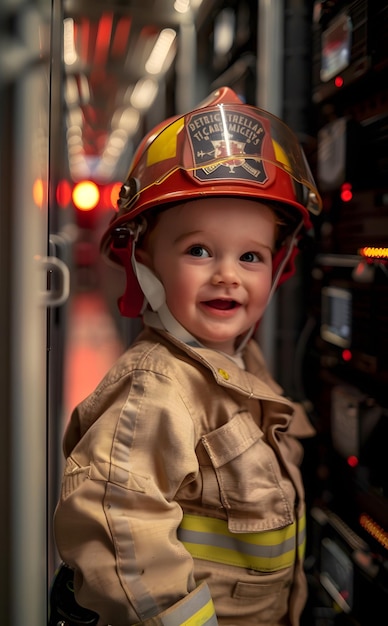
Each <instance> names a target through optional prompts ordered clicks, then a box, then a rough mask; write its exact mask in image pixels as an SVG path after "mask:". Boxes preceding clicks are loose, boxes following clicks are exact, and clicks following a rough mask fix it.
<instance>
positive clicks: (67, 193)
mask: <svg viewBox="0 0 388 626" xmlns="http://www.w3.org/2000/svg"><path fill="white" fill-rule="evenodd" d="M56 199H57V202H58V204H59V206H60V207H62V208H64V207H66V206H67V205H68V204H69V203H70V200H71V186H70V183H69V182H68V181H67V180H60V181H59V183H58V186H57V191H56Z"/></svg>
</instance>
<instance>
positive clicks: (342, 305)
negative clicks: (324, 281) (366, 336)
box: [321, 287, 352, 348]
mask: <svg viewBox="0 0 388 626" xmlns="http://www.w3.org/2000/svg"><path fill="white" fill-rule="evenodd" d="M321 305H322V317H321V337H322V339H324V340H325V341H328V342H329V343H333V344H335V345H337V346H340V347H341V348H349V347H350V345H351V340H352V294H351V292H350V291H349V290H347V289H340V288H339V287H323V289H322V302H321Z"/></svg>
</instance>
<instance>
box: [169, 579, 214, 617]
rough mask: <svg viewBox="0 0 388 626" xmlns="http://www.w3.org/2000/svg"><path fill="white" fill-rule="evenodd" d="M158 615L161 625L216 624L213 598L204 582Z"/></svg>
mask: <svg viewBox="0 0 388 626" xmlns="http://www.w3.org/2000/svg"><path fill="white" fill-rule="evenodd" d="M159 617H160V619H161V622H162V624H163V626H205V625H206V626H217V617H216V614H215V610H214V604H213V600H212V598H211V596H210V591H209V587H208V585H207V584H206V583H202V584H201V585H200V586H199V587H197V589H195V590H194V591H192V592H191V593H190V594H189V595H188V596H186V597H185V598H183V599H182V600H181V601H180V602H178V603H177V604H176V605H174V607H172V610H171V609H169V610H168V611H167V612H166V613H164V614H160V615H159Z"/></svg>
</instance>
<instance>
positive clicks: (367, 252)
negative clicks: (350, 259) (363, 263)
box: [358, 246, 388, 260]
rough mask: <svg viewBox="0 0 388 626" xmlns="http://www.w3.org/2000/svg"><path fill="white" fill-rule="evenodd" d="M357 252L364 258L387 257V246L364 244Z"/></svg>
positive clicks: (385, 258) (384, 258)
mask: <svg viewBox="0 0 388 626" xmlns="http://www.w3.org/2000/svg"><path fill="white" fill-rule="evenodd" d="M358 254H360V255H361V256H363V257H365V258H366V259H383V260H387V259H388V248H376V247H374V246H365V247H364V248H360V249H359V251H358Z"/></svg>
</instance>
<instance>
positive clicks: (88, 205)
mask: <svg viewBox="0 0 388 626" xmlns="http://www.w3.org/2000/svg"><path fill="white" fill-rule="evenodd" d="M72 198H73V202H74V205H75V206H76V208H77V209H79V210H80V211H91V210H92V209H94V208H95V207H96V206H97V204H98V202H99V199H100V192H99V190H98V187H97V185H96V183H93V182H92V181H91V180H83V181H81V182H79V183H77V184H76V186H75V187H74V189H73V194H72Z"/></svg>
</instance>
